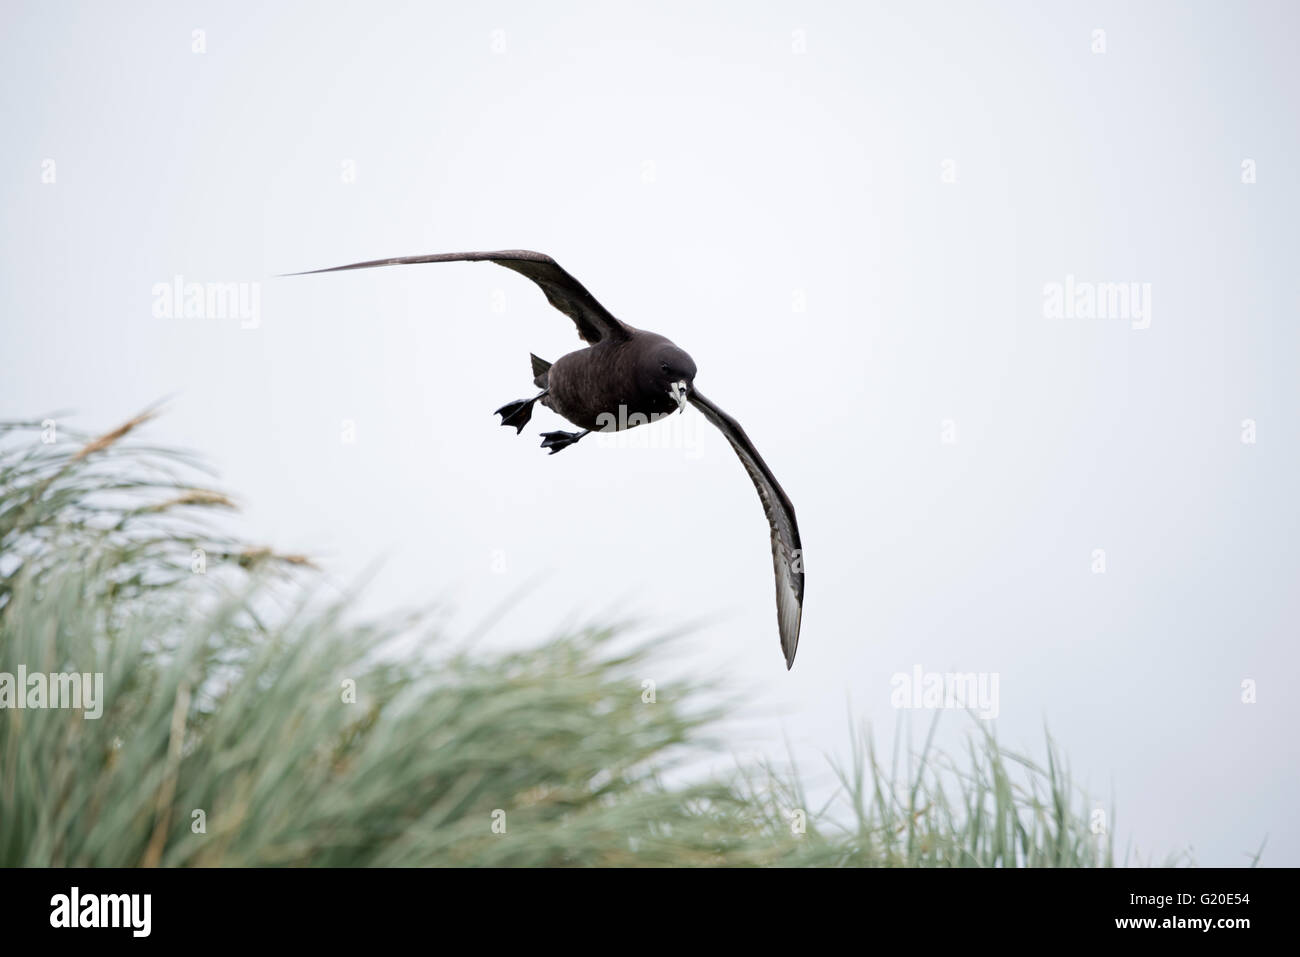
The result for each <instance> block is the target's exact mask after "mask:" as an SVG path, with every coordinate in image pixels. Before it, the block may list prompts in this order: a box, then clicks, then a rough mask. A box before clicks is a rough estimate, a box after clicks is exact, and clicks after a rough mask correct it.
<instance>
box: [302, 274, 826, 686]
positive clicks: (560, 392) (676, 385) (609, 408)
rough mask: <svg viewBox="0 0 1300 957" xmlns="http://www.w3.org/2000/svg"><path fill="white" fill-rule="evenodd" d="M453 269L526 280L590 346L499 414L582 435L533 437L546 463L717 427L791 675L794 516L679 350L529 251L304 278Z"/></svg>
mask: <svg viewBox="0 0 1300 957" xmlns="http://www.w3.org/2000/svg"><path fill="white" fill-rule="evenodd" d="M462 261H486V262H493V263H496V264H497V265H500V266H505V267H506V268H507V269H512V270H514V271H515V272H517V273H520V274H522V275H524V276H526V277H528V278H529V279H531V280H532V281H533V282H534V283H536V284H537V285H538V286H539V287H541V289H542V292H544V293H545V294H546V298H547V299H548V300H549V301H550V303H551V305H553V306H554V307H555V308H556V309H559V310H560V311H561V312H563V313H564V314H565V315H567V316H569V317H570V318H571V319H572V320H573V321H574V323H575V324H576V325H577V327H578V335H579V336H580V337H581V338H582V339H584V340H586V342H588V343H589V345H588V347H587V348H585V349H579V350H577V351H576V352H570V353H568V354H567V355H564V356H561V357H560V358H559V359H558V360H557V361H555V362H554V363H548V362H546V361H545V360H542V359H538V358H537V357H536V356H533V383H534V384H535V385H536V386H537V387H538V388H539V389H541V390H542V391H541V392H539V393H538V394H537V395H535V396H533V397H532V398H531V399H519V400H516V401H514V402H509V403H507V404H506V405H504V406H502V407H501V408H500V409H498V410H497V414H498V415H500V416H501V424H502V425H506V426H510V427H512V428H514V429H516V431H518V432H522V431H523V428H524V426H525V425H526V424H527V423H528V421H529V419H530V418H531V416H532V409H533V405H534V404H535V403H537V402H539V401H540V402H541V403H542V405H544V406H546V407H547V408H549V409H551V410H553V411H555V412H557V413H559V414H560V415H561V416H563V417H564V418H565V419H567V420H568V421H570V422H572V423H573V424H574V425H576V426H578V427H579V428H581V429H582V430H583V431H582V432H544V433H542V439H543V441H542V447H543V448H546V449H549V450H550V451H551V453H555V452H559V451H561V450H562V449H565V448H568V447H569V446H570V445H573V444H574V443H576V442H578V441H579V440H580V439H581V438H583V436H585V435H587V434H588V433H589V432H614V431H621V430H623V429H629V428H635V427H636V426H638V425H643V424H646V423H648V422H653V421H655V420H656V419H658V418H661V417H663V416H665V415H670V414H671V413H673V412H676V411H679V410H684V408H685V406H686V403H687V402H689V403H690V404H692V405H694V406H695V407H696V408H697V409H699V410H700V412H701V413H702V414H703V415H704V416H705V418H707V419H708V420H709V421H710V422H712V423H713V424H714V425H715V426H717V427H718V429H719V430H720V431H721V432H722V434H723V435H724V436H725V437H726V439H727V441H728V442H729V443H730V444H731V447H732V448H733V449H734V450H735V452H736V455H737V456H739V458H740V461H741V464H742V465H743V466H744V467H745V471H746V472H748V473H749V477H750V479H751V480H752V481H753V483H754V487H755V489H757V491H758V497H759V500H760V501H761V502H762V503H763V511H764V513H765V514H766V516H767V521H768V525H769V526H770V528H771V539H772V564H773V568H774V571H775V574H776V606H777V625H778V629H779V631H780V635H781V650H782V652H783V653H784V655H785V662H786V667H787V668H789V667H791V666H792V665H793V664H794V656H795V651H796V649H797V648H798V646H799V627H800V622H801V619H802V616H803V583H804V573H803V551H802V547H801V545H800V541H799V527H798V524H797V523H796V522H795V516H794V506H793V505H791V504H790V499H789V498H788V497H787V496H786V494H785V492H784V491H783V490H782V489H781V486H780V485H779V484H778V483H777V481H776V477H775V476H774V475H773V474H772V472H771V470H770V469H769V468H768V467H767V463H766V462H764V461H763V459H762V457H761V456H760V455H759V454H758V450H757V449H755V448H754V444H753V443H752V442H751V441H750V439H749V436H748V435H746V434H745V430H744V429H742V428H741V427H740V424H739V423H738V422H736V420H735V419H733V418H731V416H729V415H727V414H726V413H725V412H723V411H722V410H721V409H719V408H718V407H717V406H716V405H714V404H713V403H712V402H710V401H709V400H708V399H706V398H705V397H704V396H703V395H702V394H701V393H700V392H699V390H697V389H696V388H695V375H696V367H695V362H694V361H693V360H692V359H691V357H690V356H689V355H687V354H686V353H685V352H684V351H683V350H682V349H680V348H678V347H677V346H676V345H675V344H674V343H672V342H671V341H670V340H668V339H666V338H665V337H663V336H661V335H659V334H658V333H654V332H646V331H644V330H641V329H636V328H634V327H632V326H629V325H627V324H626V323H623V322H620V321H619V320H618V319H616V318H614V316H613V315H612V314H611V313H610V312H609V311H608V310H606V309H605V307H604V306H602V305H601V304H600V303H599V302H597V301H596V298H595V297H594V296H592V295H591V293H589V292H587V290H586V289H585V288H584V287H583V286H582V284H581V283H579V282H578V281H577V280H576V279H574V278H573V277H572V276H570V275H569V274H568V273H567V272H565V271H564V269H562V268H561V267H560V265H559V264H558V263H556V262H555V260H553V259H551V258H550V257H549V256H546V255H544V254H542V253H537V252H532V251H531V250H526V249H510V250H502V251H500V252H471V253H440V254H436V255H432V256H404V257H400V258H396V259H379V260H373V261H370V262H363V263H353V264H351V265H348V266H335V267H333V268H331V269H317V270H312V271H313V272H336V271H341V270H347V269H365V268H369V267H371V266H391V265H413V264H417V263H434V262H462Z"/></svg>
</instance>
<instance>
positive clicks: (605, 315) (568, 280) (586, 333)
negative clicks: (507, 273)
mask: <svg viewBox="0 0 1300 957" xmlns="http://www.w3.org/2000/svg"><path fill="white" fill-rule="evenodd" d="M453 262H492V263H496V264H497V265H498V266H505V267H506V268H507V269H513V270H514V271H515V272H517V273H519V274H520V275H523V276H527V277H528V278H529V279H531V280H532V281H533V282H535V283H537V285H538V286H540V287H541V289H542V292H544V293H546V298H547V301H549V302H550V304H551V305H552V306H554V307H555V308H556V309H558V310H560V312H562V313H564V314H565V315H566V316H568V317H569V318H570V319H572V320H573V321H574V322H575V323H576V324H577V326H578V335H579V336H581V337H582V338H583V339H585V340H586V341H587V342H590V343H592V344H593V345H594V344H595V343H597V342H600V341H601V340H603V339H627V338H630V337H631V330H630V329H628V327H627V326H625V325H623V323H621V322H619V321H618V320H617V319H615V318H614V316H613V315H612V314H611V313H610V311H609V310H608V309H606V308H605V307H604V306H602V305H601V304H600V303H599V302H597V301H596V297H595V296H593V295H592V294H591V293H589V292H587V290H586V289H585V288H584V287H583V285H582V283H580V282H578V280H576V279H574V278H573V277H572V276H570V275H569V274H568V273H567V272H565V271H564V269H563V268H562V267H561V266H560V264H559V263H557V262H556V261H555V260H554V259H552V258H551V257H550V256H547V255H546V254H545V253H535V252H533V251H532V250H530V249H502V250H499V251H497V252H488V253H435V254H434V255H431V256H398V257H397V258H396V259H373V260H371V261H370V262H364V263H352V264H350V265H347V266H331V267H330V268H328V269H309V270H307V271H306V272H295V273H290V274H289V275H291V276H309V275H311V274H312V273H318V272H341V271H343V270H345V269H370V268H372V267H374V266H412V265H416V264H418V263H453Z"/></svg>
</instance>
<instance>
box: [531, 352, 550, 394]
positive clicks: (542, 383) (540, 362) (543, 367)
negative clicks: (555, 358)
mask: <svg viewBox="0 0 1300 957" xmlns="http://www.w3.org/2000/svg"><path fill="white" fill-rule="evenodd" d="M528 357H529V358H530V359H532V360H533V385H535V386H537V388H539V389H545V388H548V385H547V379H548V378H550V375H549V373H550V371H551V364H550V363H549V362H547V361H546V360H545V359H539V358H537V356H535V355H533V354H532V353H531V352H530V353H529V354H528Z"/></svg>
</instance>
